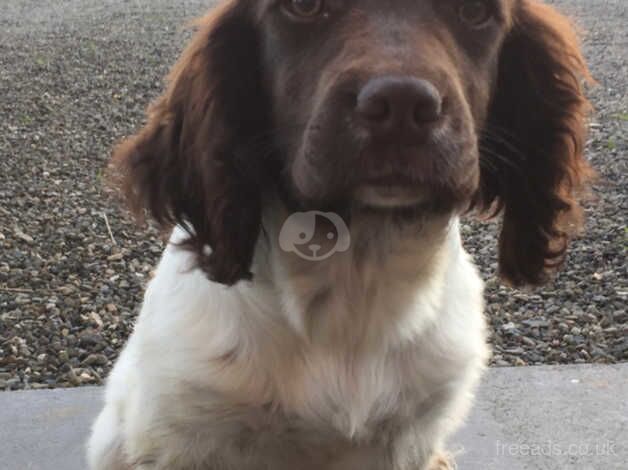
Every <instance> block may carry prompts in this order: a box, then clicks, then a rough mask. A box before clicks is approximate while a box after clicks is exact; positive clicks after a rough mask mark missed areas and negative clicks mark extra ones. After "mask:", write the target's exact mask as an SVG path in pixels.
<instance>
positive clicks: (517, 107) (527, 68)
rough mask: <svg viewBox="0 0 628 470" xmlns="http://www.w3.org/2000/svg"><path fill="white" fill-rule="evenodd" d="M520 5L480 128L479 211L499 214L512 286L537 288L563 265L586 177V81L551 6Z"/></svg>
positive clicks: (532, 0) (571, 38) (567, 28)
mask: <svg viewBox="0 0 628 470" xmlns="http://www.w3.org/2000/svg"><path fill="white" fill-rule="evenodd" d="M518 4H519V6H518V7H517V11H516V13H515V24H514V26H513V29H512V31H511V33H510V35H509V37H508V38H507V39H506V42H505V43H504V46H503V49H502V52H501V55H500V59H499V60H500V62H499V71H498V78H497V86H496V92H495V95H494V96H493V100H492V104H491V107H490V109H489V116H488V121H487V124H486V126H485V128H484V130H483V138H482V142H481V153H482V186H481V190H480V194H479V205H480V206H481V207H482V208H483V209H485V210H489V209H495V208H496V209H497V211H498V212H499V211H503V216H504V221H503V227H502V232H501V236H500V246H499V269H500V274H501V276H502V277H503V278H504V279H505V280H506V281H508V282H510V283H511V284H513V285H516V286H518V285H525V284H540V283H542V282H544V281H545V280H547V275H548V273H550V272H552V271H554V270H555V269H557V268H558V267H559V266H560V265H561V264H562V262H563V259H564V255H565V251H566V248H567V244H568V241H569V238H570V236H571V235H572V234H573V233H574V232H575V231H577V229H578V228H579V226H580V224H581V208H580V205H579V203H578V201H577V197H578V195H579V194H580V193H581V192H582V190H583V189H584V187H585V185H586V183H587V180H588V179H589V178H590V177H591V176H592V171H591V169H590V167H589V165H588V163H587V162H586V161H585V160H584V158H583V147H584V142H585V136H586V117H587V113H588V111H589V105H588V102H587V99H586V98H585V96H584V94H583V89H582V86H581V80H582V79H585V78H589V75H588V70H587V67H586V64H585V62H584V59H583V58H582V55H581V52H580V48H579V44H578V40H577V37H576V34H575V32H574V30H573V29H572V27H571V25H570V24H569V22H568V20H567V19H566V18H565V17H563V16H562V15H560V14H559V13H558V12H557V11H556V10H554V9H553V8H552V7H549V6H546V5H543V4H541V3H539V2H538V1H536V0H522V1H520V2H518Z"/></svg>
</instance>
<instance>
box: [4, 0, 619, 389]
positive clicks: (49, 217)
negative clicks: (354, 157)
mask: <svg viewBox="0 0 628 470" xmlns="http://www.w3.org/2000/svg"><path fill="white" fill-rule="evenodd" d="M209 3H211V2H207V1H201V0H179V1H176V2H168V1H165V0H151V1H150V2H148V1H144V0H136V1H124V0H109V1H107V2H96V1H94V0H64V1H63V2H53V1H52V0H46V1H43V2H42V1H40V0H37V1H35V0H12V1H10V2H7V1H4V2H3V1H2V0H0V6H1V9H2V15H0V390H2V389H5V390H13V389H23V388H47V387H68V386H77V385H84V384H98V383H101V381H102V380H103V378H104V377H106V375H107V373H108V371H109V369H110V367H111V365H112V362H113V361H114V360H115V358H116V356H117V354H118V353H119V350H120V348H121V346H122V345H123V344H124V341H125V339H126V338H127V336H128V334H129V333H130V331H131V329H132V324H133V320H134V317H135V313H136V311H137V308H138V306H139V303H140V301H141V294H142V291H143V288H144V286H145V283H146V281H147V280H148V279H149V278H150V273H151V270H152V269H153V267H154V265H155V263H156V261H157V259H158V256H159V254H160V252H161V250H162V247H163V244H162V242H161V240H160V239H159V237H158V236H157V234H156V233H155V232H154V231H153V230H147V229H142V228H138V227H136V226H135V225H134V224H133V223H132V222H131V221H130V220H129V218H128V217H126V216H125V215H124V214H123V212H122V211H121V209H120V206H119V204H118V203H117V201H116V200H115V198H114V196H113V195H112V194H110V193H109V192H108V191H107V190H105V189H104V187H103V184H102V174H103V168H104V166H105V164H106V160H107V157H108V155H109V152H110V148H111V146H112V145H113V144H114V142H115V141H116V140H117V139H119V138H120V137H122V136H124V135H128V134H130V133H131V132H132V131H133V130H134V129H135V128H136V127H137V126H138V125H139V123H141V122H142V119H143V114H144V109H145V107H146V105H147V103H148V102H149V100H150V99H151V98H152V97H154V96H156V94H157V93H158V92H159V90H160V89H161V86H162V77H163V76H164V74H165V73H166V71H167V70H168V68H169V65H170V64H171V63H172V62H173V60H174V59H175V57H176V56H177V54H178V52H179V51H180V49H181V47H182V46H183V44H184V41H185V37H186V33H184V32H183V30H182V28H181V25H183V24H184V23H185V22H186V21H187V20H188V19H190V18H192V17H194V16H196V15H198V14H199V13H202V12H203V11H204V10H205V9H206V7H207V5H208V4H209ZM553 3H556V4H558V5H559V6H560V7H562V8H564V9H566V10H568V11H571V12H573V14H574V15H575V17H576V18H577V19H578V20H579V22H580V24H582V25H583V26H584V28H585V30H586V32H587V35H586V41H585V46H586V47H585V49H586V53H587V56H588V58H589V60H590V63H591V66H592V69H593V73H594V75H595V77H596V79H597V80H598V81H599V86H597V87H596V88H594V89H592V90H591V96H592V98H593V101H594V105H595V107H596V111H597V114H596V116H595V119H594V120H593V123H592V128H591V136H590V141H589V146H588V148H589V150H588V155H589V157H590V159H591V160H592V162H593V164H594V165H595V166H596V168H597V169H598V170H599V172H600V173H601V176H602V179H601V181H600V184H599V185H598V186H597V187H596V194H597V196H598V201H597V202H595V203H594V204H591V205H590V206H589V208H588V216H589V222H588V225H587V229H586V231H585V233H584V235H583V237H582V238H581V239H580V240H578V241H577V242H576V243H575V244H574V246H573V247H572V250H571V252H570V256H569V260H568V263H567V266H566V269H565V271H564V272H563V273H561V274H560V276H559V277H558V279H557V280H556V281H555V282H554V283H552V284H550V285H549V286H547V287H545V288H542V289H538V290H535V291H533V292H521V291H513V290H511V289H508V288H506V287H503V286H501V285H499V283H498V282H497V281H496V280H495V277H494V270H495V259H496V253H495V227H496V226H495V224H484V225H482V224H478V223H474V222H469V223H468V224H466V225H465V229H464V231H465V240H466V241H465V243H466V246H467V248H468V249H469V251H471V252H472V253H473V254H474V256H475V257H476V259H477V261H478V264H479V266H480V269H481V270H482V272H483V274H484V277H485V278H486V279H488V282H487V287H488V289H487V299H486V300H487V313H488V316H489V319H490V323H491V330H492V338H491V341H492V343H493V345H494V350H495V355H494V357H493V364H494V365H497V366H505V365H526V364H541V363H574V362H576V363H577V362H615V361H625V360H628V340H627V335H626V333H627V325H628V315H627V313H626V297H627V296H628V284H627V280H626V279H627V277H626V230H627V229H626V213H627V210H626V209H627V197H626V184H627V181H626V149H627V148H628V146H627V142H626V130H627V127H628V101H627V98H626V89H627V84H628V66H627V58H626V45H627V44H628V32H627V31H626V29H625V26H624V25H625V24H626V20H627V18H626V17H627V12H626V4H625V1H624V0H560V1H557V2H553ZM108 226H109V227H110V228H111V231H112V235H113V238H112V237H111V236H110V234H109V230H108Z"/></svg>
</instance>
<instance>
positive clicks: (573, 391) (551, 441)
mask: <svg viewBox="0 0 628 470" xmlns="http://www.w3.org/2000/svg"><path fill="white" fill-rule="evenodd" d="M101 393H102V389H101V388H82V389H74V390H51V391H37V392H7V393H0V470H84V469H85V464H84V461H83V447H84V442H85V439H86V438H87V435H88V431H89V426H90V423H91V422H92V420H93V419H94V416H95V415H96V413H97V412H98V409H99V407H100V395H101ZM627 397H628V364H624V365H617V366H563V367H558V368H556V367H535V368H499V369H491V370H489V372H488V374H487V377H486V378H485V380H484V384H483V386H482V390H481V392H480V395H479V397H478V401H477V403H476V406H475V409H474V412H473V415H472V417H471V419H470V420H469V422H468V424H467V426H466V427H465V428H464V429H462V430H461V432H460V433H459V434H458V436H456V438H455V439H453V440H452V443H451V444H450V448H451V450H453V451H456V452H458V459H457V460H458V464H459V468H460V470H504V469H508V470H536V469H542V470H569V469H574V470H602V469H603V470H626V469H627V468H628V400H627ZM295 470H297V469H295Z"/></svg>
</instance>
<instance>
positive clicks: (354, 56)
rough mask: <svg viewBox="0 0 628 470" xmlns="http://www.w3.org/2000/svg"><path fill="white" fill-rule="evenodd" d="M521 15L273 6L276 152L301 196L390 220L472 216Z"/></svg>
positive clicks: (479, 7)
mask: <svg viewBox="0 0 628 470" xmlns="http://www.w3.org/2000/svg"><path fill="white" fill-rule="evenodd" d="M512 8H513V5H512V3H511V2H507V1H503V0H489V1H486V0H485V1H460V0H423V1H416V0H397V1H389V2H383V1H381V0H283V1H270V0H267V1H264V2H261V6H260V11H259V12H258V15H259V18H260V19H261V21H260V23H261V25H262V27H261V42H262V44H263V45H264V47H263V51H262V58H263V66H264V70H265V79H266V83H267V86H268V89H269V93H270V95H271V102H272V104H273V121H274V125H275V136H276V144H277V145H278V146H279V149H280V151H281V154H282V155H283V158H285V160H286V161H285V167H284V168H285V177H286V179H287V180H288V181H287V184H288V185H289V187H290V188H291V189H292V191H293V193H294V194H295V196H296V197H297V198H298V199H299V200H301V201H308V202H309V203H310V204H313V205H314V206H317V205H319V204H321V203H322V204H331V205H332V207H334V206H337V205H344V204H347V203H348V202H349V201H354V202H356V203H357V206H358V207H359V206H360V205H365V206H367V207H369V208H376V209H381V210H388V209H395V208H397V207H399V206H414V205H426V204H427V205H430V206H431V205H433V204H434V203H436V204H437V205H438V206H439V207H441V208H443V207H444V208H452V207H454V206H464V205H465V204H467V205H468V203H469V201H470V200H471V198H472V196H473V195H474V194H475V192H476V191H477V189H478V184H479V174H480V171H479V151H478V144H479V139H478V136H479V132H480V131H481V129H482V127H483V124H484V121H485V119H486V114H487V108H488V105H489V100H490V98H491V96H492V95H493V89H494V87H495V83H496V75H497V65H498V55H499V51H500V48H501V44H502V41H503V39H504V37H505V34H506V32H507V31H508V29H509V28H510V21H511V14H512V12H511V11H512Z"/></svg>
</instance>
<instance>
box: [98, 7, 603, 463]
mask: <svg viewBox="0 0 628 470" xmlns="http://www.w3.org/2000/svg"><path fill="white" fill-rule="evenodd" d="M198 26H199V31H198V32H197V34H196V36H195V38H194V39H193V41H192V43H191V45H190V46H189V47H188V48H187V50H186V51H185V53H184V54H183V56H182V58H181V59H180V60H179V62H178V63H177V65H176V66H175V67H174V70H173V71H172V73H171V75H170V79H169V86H168V89H167V91H166V92H165V94H164V95H163V96H162V97H161V98H159V99H158V100H157V102H156V103H155V104H154V105H153V106H152V107H151V108H150V111H149V115H148V123H147V124H146V126H145V127H144V128H143V129H142V130H141V131H140V132H139V133H138V134H137V135H136V136H135V137H132V138H130V139H128V140H127V141H125V142H124V143H122V144H121V146H120V147H119V148H118V149H117V151H116V152H115V155H114V158H113V165H114V167H115V168H116V170H117V175H118V176H119V178H120V180H121V183H122V185H123V187H124V188H125V192H126V196H127V199H128V200H129V202H130V205H131V207H132V208H133V209H134V210H135V211H136V212H137V213H139V214H140V215H141V214H142V213H143V212H145V211H146V212H148V214H149V215H150V216H151V217H152V218H153V219H155V220H156V221H157V223H158V224H159V225H160V226H161V227H163V228H168V227H170V228H172V227H174V231H173V233H172V236H171V243H170V244H169V245H168V247H167V248H166V250H165V253H164V255H163V258H162V260H161V262H160V264H159V267H158V269H157V273H156V276H155V278H154V279H153V280H152V281H151V283H150V285H149V286H148V290H147V292H146V297H145V301H144V305H143V308H142V311H141V314H140V316H139V319H138V321H137V326H136V328H135V331H134V333H133V335H132V336H131V338H130V340H129V342H128V344H127V346H126V348H125V349H124V351H123V352H122V354H121V356H120V358H119V360H118V362H117V364H116V365H115V368H114V370H113V372H112V373H111V376H110V377H109V381H108V386H107V391H106V404H105V407H104V410H103V411H102V413H101V414H100V416H99V417H98V419H97V421H96V423H95V425H94V429H93V435H92V437H91V440H90V442H89V446H88V447H89V452H88V453H89V462H90V468H91V469H93V470H123V469H124V470H130V469H133V470H139V469H142V470H149V469H150V470H195V469H199V470H201V469H202V470H425V469H430V470H434V469H446V468H450V466H451V465H453V464H452V463H450V462H449V461H448V459H447V457H446V455H445V454H444V453H443V450H444V444H445V439H446V438H447V436H449V435H450V434H451V433H452V431H453V430H454V429H455V428H456V427H457V426H458V424H459V423H460V421H461V420H462V419H463V418H464V416H465V415H466V413H467V410H468V409H469V406H470V402H471V399H472V395H473V392H474V389H475V386H476V384H477V382H478V380H479V378H480V375H481V373H482V371H483V369H484V367H485V364H486V362H487V357H488V354H489V353H488V348H487V345H486V325H485V321H484V318H483V313H482V282H481V280H480V278H479V277H478V274H477V272H476V269H475V268H474V266H473V263H472V262H471V260H470V258H469V256H468V255H467V254H466V253H465V251H464V249H463V247H462V244H461V240H460V231H459V222H458V220H459V217H460V216H461V215H462V214H464V213H466V212H468V211H474V212H475V213H479V214H484V215H486V216H489V217H490V216H496V215H499V214H502V215H503V227H502V230H501V237H500V241H499V266H500V274H501V276H502V278H503V279H504V280H505V281H507V282H509V283H510V284H512V285H515V286H522V285H534V284H540V283H542V282H543V281H544V280H546V279H547V277H548V275H549V274H551V273H552V272H553V271H555V270H556V269H557V268H558V267H559V265H560V264H561V261H562V259H563V257H564V253H565V249H566V245H567V242H568V240H569V238H570V236H571V234H573V233H574V231H575V230H576V229H577V228H578V225H579V223H580V222H579V220H580V217H579V215H580V212H581V211H580V206H579V203H578V195H579V194H580V192H581V191H582V190H584V189H585V187H586V186H587V181H588V179H589V177H590V176H591V173H592V171H591V169H590V167H589V166H588V164H587V163H586V161H585V160H584V158H583V156H582V152H583V140H584V135H585V127H586V126H585V121H586V116H587V112H588V103H587V100H586V98H585V97H584V95H583V90H582V86H581V79H586V78H587V77H588V74H587V68H586V65H585V63H584V61H583V58H582V56H581V53H580V51H579V47H578V41H577V39H576V37H575V34H574V32H573V30H572V28H571V26H570V24H569V22H568V21H567V20H566V19H565V18H564V17H563V16H561V15H560V14H559V13H557V12H556V11H555V10H554V9H553V8H552V7H549V6H546V5H544V4H542V3H541V2H539V1H537V0H227V1H223V2H222V3H221V4H220V5H219V6H218V7H217V8H216V9H215V10H214V11H213V12H211V13H210V14H209V16H207V17H205V18H203V19H201V20H200V21H199V23H198ZM330 253H331V255H330Z"/></svg>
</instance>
